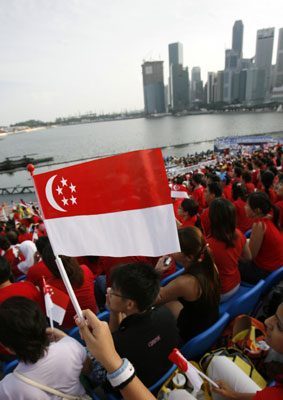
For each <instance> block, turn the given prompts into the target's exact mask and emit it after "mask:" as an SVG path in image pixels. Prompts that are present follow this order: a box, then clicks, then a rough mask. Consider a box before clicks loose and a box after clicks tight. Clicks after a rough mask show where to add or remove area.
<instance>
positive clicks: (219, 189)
mask: <svg viewBox="0 0 283 400" xmlns="http://www.w3.org/2000/svg"><path fill="white" fill-rule="evenodd" d="M207 188H208V190H209V193H211V194H214V195H215V197H221V196H222V193H223V186H222V185H221V183H220V182H211V183H209V184H208V185H207Z"/></svg>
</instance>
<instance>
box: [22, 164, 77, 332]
mask: <svg viewBox="0 0 283 400" xmlns="http://www.w3.org/2000/svg"><path fill="white" fill-rule="evenodd" d="M27 170H28V171H29V172H30V174H31V177H32V183H33V186H34V190H35V193H36V197H37V200H38V204H39V207H40V212H41V215H42V218H43V219H44V214H43V212H42V207H41V204H40V200H39V196H38V195H37V190H36V186H35V184H34V180H33V171H34V165H32V164H29V165H28V166H27ZM47 233H48V231H47ZM49 241H50V244H51V247H52V249H53V246H52V238H51V237H49ZM53 252H54V250H53ZM54 255H55V261H56V264H57V267H58V269H59V272H60V275H61V278H62V280H63V282H64V285H65V287H66V289H67V292H68V295H69V296H70V300H71V302H72V304H73V306H74V309H75V311H76V313H77V315H78V316H79V317H80V318H81V319H82V320H83V321H84V317H83V313H82V309H81V307H80V305H79V302H78V300H77V298H76V295H75V293H74V290H73V288H72V285H71V282H70V280H69V277H68V275H67V273H66V270H65V268H64V265H63V263H62V260H61V258H60V257H59V256H58V254H55V253H54ZM52 322H53V321H52ZM50 326H51V324H50Z"/></svg>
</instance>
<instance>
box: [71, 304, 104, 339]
mask: <svg viewBox="0 0 283 400" xmlns="http://www.w3.org/2000/svg"><path fill="white" fill-rule="evenodd" d="M97 318H98V319H100V321H106V322H109V318H110V313H109V311H103V312H102V313H100V314H97ZM69 336H71V337H72V338H74V339H76V340H77V341H78V342H79V343H81V344H82V345H83V346H85V345H86V344H85V341H84V340H82V339H81V336H80V332H79V328H78V326H75V327H74V328H73V329H71V330H70V332H69Z"/></svg>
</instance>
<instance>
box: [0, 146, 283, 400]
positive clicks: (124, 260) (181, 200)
mask: <svg viewBox="0 0 283 400" xmlns="http://www.w3.org/2000/svg"><path fill="white" fill-rule="evenodd" d="M208 157H210V159H214V161H215V162H214V163H213V165H211V166H208V165H206V166H205V167H203V168H200V169H199V170H192V171H191V172H186V173H185V174H183V173H181V174H179V175H177V176H175V177H170V178H169V184H170V187H171V190H172V191H173V190H174V193H176V192H180V193H181V192H182V193H184V195H182V197H173V198H172V204H173V207H174V212H175V218H176V227H177V229H178V236H179V242H180V248H181V253H175V254H169V255H164V256H162V257H160V258H158V257H147V256H132V257H119V258H115V257H108V256H107V255H106V256H103V257H102V256H88V255H86V256H84V257H78V258H71V257H67V256H61V259H62V262H63V265H64V267H65V270H66V273H67V275H68V277H69V280H70V282H71V284H72V287H73V289H74V292H75V295H76V297H77V299H78V302H79V304H80V306H81V308H82V309H89V310H91V311H92V312H93V313H99V312H101V311H104V310H105V309H108V310H109V312H110V320H109V328H110V330H111V333H112V336H113V340H114V344H115V347H116V349H117V352H118V354H119V356H120V357H127V358H129V360H130V361H131V362H132V363H133V364H134V366H135V368H136V371H137V372H138V376H139V377H140V378H141V380H142V381H143V382H144V384H145V385H146V386H150V385H151V384H153V383H154V382H155V381H156V380H158V379H159V378H160V377H161V376H162V375H163V374H164V372H166V370H167V369H168V368H169V365H170V364H168V362H167V361H166V360H167V358H168V355H169V353H170V352H171V350H172V349H173V348H174V347H176V346H181V345H182V344H184V343H185V342H186V341H188V340H189V339H190V338H192V337H194V336H196V335H197V334H198V333H200V332H202V331H204V330H205V329H207V328H208V327H209V326H211V325H212V324H214V323H215V322H216V321H217V320H218V318H219V303H220V302H224V301H227V299H229V298H230V297H232V296H233V295H234V294H235V293H236V292H237V290H238V289H239V286H240V283H241V281H246V282H248V283H251V284H255V283H256V282H258V280H260V279H265V278H266V277H267V276H268V275H269V274H270V273H271V272H273V271H274V270H276V269H278V268H280V267H281V266H282V265H283V233H282V229H283V170H282V164H283V156H282V148H281V147H280V146H279V145H278V146H275V147H274V148H272V149H259V150H257V151H254V152H253V153H251V154H245V155H244V156H242V155H241V154H237V156H236V157H235V156H233V157H232V156H231V155H230V154H229V152H226V153H225V154H224V155H222V157H217V159H216V160H215V157H214V156H213V154H212V153H211V154H210V153H209V154H203V155H199V156H197V155H195V156H192V157H182V158H180V159H177V158H174V159H173V158H172V159H168V160H167V163H173V162H174V163H175V164H176V165H179V166H180V167H187V166H189V165H192V164H196V163H197V162H198V163H199V162H202V161H203V160H205V159H207V158H208ZM176 265H177V266H178V268H180V267H183V268H184V271H183V273H182V274H181V275H179V276H178V277H177V278H175V279H173V280H171V282H169V284H167V285H166V286H164V287H162V288H161V289H160V281H161V280H162V279H163V278H165V277H166V276H170V275H171V274H173V273H174V272H176ZM42 277H45V280H46V282H47V284H49V285H51V286H52V287H55V288H57V289H59V290H61V291H63V292H65V293H66V294H67V290H66V288H65V285H64V283H63V280H62V278H61V275H60V273H59V270H58V267H57V264H56V262H55V257H54V254H53V251H52V247H51V245H50V243H49V240H48V237H47V235H46V231H45V228H44V223H43V221H42V219H41V216H40V213H39V211H38V209H37V207H35V206H29V205H28V204H25V203H23V202H22V204H20V205H18V206H17V207H16V208H15V209H14V210H13V212H12V213H11V215H10V216H9V219H8V220H7V221H4V222H0V315H1V328H0V343H1V344H2V346H1V347H0V360H2V361H5V362H7V361H11V360H13V359H19V361H20V363H19V366H18V367H17V368H18V372H19V373H22V372H23V374H24V375H27V376H28V377H30V378H31V379H34V380H37V379H39V380H40V379H41V372H40V371H42V374H44V372H43V371H44V368H45V367H43V366H42V365H41V364H40V363H41V361H42V364H44V365H46V368H48V365H49V364H48V363H49V362H50V361H49V358H50V359H52V362H51V364H50V365H52V366H53V369H55V370H56V368H57V367H56V365H57V364H56V363H59V361H58V357H59V356H58V357H57V351H58V352H59V353H58V354H60V352H62V354H63V353H64V352H66V353H67V352H68V351H74V359H73V360H72V361H70V367H74V368H73V369H70V372H69V373H70V376H71V377H72V378H73V379H74V380H75V381H76V380H77V379H78V376H79V374H78V369H82V368H84V373H85V375H86V376H88V379H89V381H90V382H91V383H92V384H93V385H96V384H98V383H103V384H106V385H107V383H105V381H106V372H107V367H105V365H104V367H105V368H104V367H103V366H102V365H99V363H98V362H97V361H99V360H95V359H93V357H92V356H91V354H89V356H90V358H92V360H90V359H89V358H88V357H87V355H86V353H85V351H82V350H81V349H80V348H78V347H77V345H74V344H73V343H72V342H73V340H72V339H70V338H68V336H66V334H68V333H69V332H70V330H71V329H72V328H73V327H74V326H75V322H74V315H75V310H74V308H73V306H72V304H71V302H70V303H69V305H68V307H67V311H66V314H65V317H64V320H63V323H62V325H61V326H58V328H60V330H57V329H56V330H55V331H54V335H55V336H54V337H57V336H58V343H57V350H55V346H54V344H53V345H51V344H50V340H49V339H48V337H49V336H48V335H47V334H46V333H44V332H45V328H46V327H47V325H46V321H47V319H46V311H45V307H44V300H43V283H42V282H43V281H42ZM94 282H95V284H94ZM19 296H21V297H19ZM23 297H24V298H25V300H23ZM19 310H21V312H19ZM28 310H29V311H28ZM25 313H26V314H29V316H27V317H24V315H25ZM32 313H34V315H37V317H34V318H39V320H40V321H41V323H40V324H39V325H40V326H39V327H35V326H33V327H32V328H31V329H30V332H28V325H29V324H30V325H31V326H32V325H33V324H34V321H32V318H31V315H32ZM2 314H3V315H2ZM12 315H13V318H12ZM21 315H22V318H23V319H25V322H24V323H22V324H21V323H20V322H19V321H20V319H21ZM9 316H10V317H9ZM12 319H14V321H10V320H12ZM90 319H91V318H90ZM15 321H16V322H17V323H16V322H15ZM44 321H45V325H44ZM95 323H96V322H95ZM282 323H283V320H282ZM282 330H283V326H282ZM26 331H27V333H26V335H27V336H24V332H26ZM7 332H8V333H7ZM9 332H11V338H10V337H9ZM12 332H15V333H13V335H15V337H16V336H17V337H19V339H18V340H19V343H20V344H21V345H20V347H23V346H25V351H23V352H22V351H21V350H20V349H18V347H17V346H15V341H16V339H15V337H14V336H13V335H12ZM32 332H33V333H32ZM47 332H48V331H47ZM49 333H50V332H49ZM37 335H39V339H38V340H39V341H41V342H42V349H41V350H40V352H39V354H38V355H37V356H35V358H32V356H30V353H31V352H32V351H33V346H32V345H31V346H30V348H29V346H28V344H27V343H28V341H29V338H30V340H31V339H32V336H34V338H35V337H36V336H37ZM20 336H24V337H22V338H21V339H20ZM34 338H33V339H34ZM53 339H54V338H53ZM21 340H22V342H21ZM59 343H61V344H62V346H63V344H64V346H65V347H64V348H63V347H62V348H61V347H60V345H59ZM282 343H283V338H282ZM34 346H35V347H36V345H35V344H34ZM48 346H49V347H50V349H52V352H53V351H54V352H53V353H52V352H51V350H48V348H49V347H48ZM68 346H70V349H69V350H68ZM52 354H53V355H52ZM66 362H68V361H66ZM29 363H30V364H31V365H32V367H31V368H28V364H29ZM76 363H77V364H76ZM75 364H76V365H77V367H75ZM58 365H60V364H58ZM149 366H151V367H152V368H149ZM41 368H42V369H41ZM49 368H51V367H49ZM62 368H63V369H64V367H63V366H62ZM53 372H54V371H53ZM53 372H52V374H51V375H52V378H50V380H48V379H47V380H46V381H45V382H43V383H45V384H46V385H47V386H48V385H50V386H53V387H55V388H56V389H58V390H62V391H63V392H64V390H65V392H66V393H69V394H75V395H81V394H82V393H83V389H82V386H81V385H79V384H78V382H77V383H76V382H75V383H74V382H73V385H71V384H70V387H69V388H67V387H66V385H64V384H63V383H62V384H60V382H58V381H57V380H56V374H53ZM65 372H66V373H67V371H65ZM45 373H46V371H45ZM64 379H65V378H64ZM64 379H63V381H64ZM14 381H15V378H14V377H13V378H11V377H9V378H8V379H7V378H4V380H3V381H2V382H0V397H1V399H2V398H3V399H6V398H7V399H10V398H11V399H12V398H15V399H16V397H13V395H11V394H8V393H9V391H10V392H11V393H12V392H13V393H16V392H14V390H24V387H23V389H22V386H21V383H20V382H18V381H16V382H17V384H16V385H15V383H14ZM12 387H13V390H12ZM106 387H107V386H106ZM15 388H16V389H15ZM70 388H71V389H70ZM25 390H26V388H25ZM33 390H34V389H33ZM37 390H39V389H36V390H35V395H36V396H37V397H30V398H37V399H41V398H42V399H45V398H46V399H48V398H50V397H48V396H49V395H47V397H46V393H45V394H44V395H45V397H44V396H43V395H39V394H38V392H37ZM68 390H69V391H68ZM107 390H111V388H110V387H107ZM36 393H37V394H36ZM222 394H223V393H222ZM9 396H10V397H9ZM26 398H29V397H23V399H26ZM133 398H134V397H133ZM255 398H256V397H255Z"/></svg>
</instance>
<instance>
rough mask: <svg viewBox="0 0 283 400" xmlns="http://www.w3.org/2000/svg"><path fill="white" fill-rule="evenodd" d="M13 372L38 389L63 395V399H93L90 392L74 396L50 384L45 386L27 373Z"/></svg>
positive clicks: (59, 395)
mask: <svg viewBox="0 0 283 400" xmlns="http://www.w3.org/2000/svg"><path fill="white" fill-rule="evenodd" d="M13 374H14V375H15V376H16V377H17V378H18V379H20V380H21V381H23V382H25V383H27V384H29V385H31V386H34V387H36V388H38V389H41V390H43V391H44V392H47V393H51V394H55V395H56V396H58V397H61V400H91V397H90V396H89V395H88V394H86V393H85V394H81V395H80V396H73V395H71V394H67V393H63V392H60V390H57V389H53V388H50V387H49V386H45V385H43V384H42V383H39V382H36V381H34V380H33V379H30V378H28V377H27V376H25V375H22V374H20V373H19V372H17V371H13Z"/></svg>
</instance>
